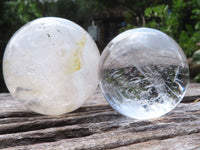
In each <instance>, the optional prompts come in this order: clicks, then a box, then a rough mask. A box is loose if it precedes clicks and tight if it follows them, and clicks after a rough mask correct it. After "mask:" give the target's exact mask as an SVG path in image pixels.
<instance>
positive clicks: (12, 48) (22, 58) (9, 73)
mask: <svg viewBox="0 0 200 150" xmlns="http://www.w3.org/2000/svg"><path fill="white" fill-rule="evenodd" d="M99 58H100V54H99V51H98V49H97V46H96V44H95V43H94V41H93V39H92V38H91V37H90V35H89V34H88V33H87V32H86V31H85V30H84V29H83V28H81V27H80V26H78V25H77V24H75V23H74V22H71V21H69V20H66V19H62V18H56V17H45V18H40V19H36V20H33V21H32V22H30V23H27V24H26V25H24V26H23V27H22V28H20V29H19V30H18V31H17V32H16V33H15V34H14V35H13V37H12V38H11V39H10V41H9V43H8V45H7V47H6V50H5V53H4V58H3V74H4V79H5V82H6V85H7V87H8V90H9V91H10V93H11V94H12V96H13V97H14V98H15V99H18V100H20V101H21V102H22V103H23V104H24V105H25V107H26V108H28V109H30V110H32V111H34V112H37V113H41V114H46V115H59V114H63V113H67V112H71V111H73V110H75V109H77V108H79V107H80V106H81V105H82V104H83V103H84V102H85V101H86V100H87V99H88V97H89V96H91V95H92V94H93V92H94V91H95V90H96V87H97V85H98V63H99Z"/></svg>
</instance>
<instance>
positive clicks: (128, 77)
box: [99, 28, 189, 119]
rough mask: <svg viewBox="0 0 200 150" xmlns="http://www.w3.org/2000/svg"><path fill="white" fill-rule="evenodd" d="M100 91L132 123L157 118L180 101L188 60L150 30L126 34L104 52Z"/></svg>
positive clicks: (172, 43)
mask: <svg viewBox="0 0 200 150" xmlns="http://www.w3.org/2000/svg"><path fill="white" fill-rule="evenodd" d="M99 78H100V87H101V89H102V91H103V94H104V96H105V98H106V100H107V101H108V102H109V104H110V105H111V106H112V107H113V108H114V109H115V110H116V111H118V112H119V113H121V114H123V115H125V116H127V117H130V118H135V119H151V118H156V117H160V116H162V115H164V114H166V113H168V112H169V111H171V110H172V109H173V108H175V107H176V105H177V104H178V103H179V102H180V101H181V100H182V98H183V96H184V94H185V90H186V85H187V82H188V78H189V67H188V63H187V59H186V57H185V55H184V53H183V50H182V49H181V47H180V46H179V45H178V44H177V43H176V42H175V41H174V40H173V39H172V38H170V37H169V36H167V35H166V34H164V33H162V32H161V31H158V30H155V29H151V28H137V29H131V30H128V31H125V32H123V33H121V34H119V35H118V36H117V37H115V38H114V39H113V40H112V41H111V42H110V43H109V44H108V45H107V46H106V48H105V49H104V51H103V54H102V56H101V57H100V64H99Z"/></svg>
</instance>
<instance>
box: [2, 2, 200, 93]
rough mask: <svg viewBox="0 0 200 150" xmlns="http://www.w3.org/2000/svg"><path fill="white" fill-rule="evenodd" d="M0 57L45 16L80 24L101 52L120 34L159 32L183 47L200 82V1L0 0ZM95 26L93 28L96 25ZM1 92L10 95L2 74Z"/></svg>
mask: <svg viewBox="0 0 200 150" xmlns="http://www.w3.org/2000/svg"><path fill="white" fill-rule="evenodd" d="M0 8H1V9H0V50H1V51H0V57H1V61H2V58H3V52H4V49H5V47H6V44H7V42H8V40H9V39H10V38H11V36H12V35H13V34H14V32H16V31H17V30H18V29H19V28H20V27H21V26H23V25H24V24H25V23H27V22H29V21H31V20H33V19H36V18H39V17H45V16H57V17H62V18H66V19H69V20H72V21H74V22H76V23H77V24H79V25H81V26H82V27H83V28H85V29H86V30H88V31H89V33H91V34H92V35H93V38H94V39H95V41H96V43H97V45H98V47H99V49H100V51H102V50H103V49H104V47H105V46H106V45H107V43H108V42H109V41H110V40H111V39H112V38H114V37H115V36H116V35H117V34H119V33H120V32H123V31H125V30H128V29H132V28H136V27H142V26H144V27H151V28H156V29H159V30H161V31H163V32H165V33H166V34H168V35H169V36H171V37H172V38H173V39H174V40H176V41H177V43H179V45H180V46H181V47H182V48H183V50H184V52H185V54H186V56H187V57H188V62H189V64H190V68H191V69H190V70H191V71H190V72H191V80H192V81H195V82H200V75H199V74H200V63H198V62H199V61H200V57H199V56H200V55H199V53H198V52H196V53H195V51H197V50H198V49H200V0H189V1H188V0H162V1H160V0H154V1H146V0H134V1H133V0H0ZM92 22H93V24H92ZM0 87H1V89H0V91H1V92H7V89H6V87H5V84H4V82H3V76H2V72H1V74H0Z"/></svg>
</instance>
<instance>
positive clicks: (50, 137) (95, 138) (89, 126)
mask: <svg viewBox="0 0 200 150" xmlns="http://www.w3.org/2000/svg"><path fill="white" fill-rule="evenodd" d="M199 97H200V84H189V86H188V92H187V93H186V96H185V98H184V100H183V101H182V103H180V104H179V105H178V106H177V107H176V108H175V109H174V110H172V111H171V112H170V113H168V114H167V115H165V116H163V117H160V118H158V119H152V120H143V121H141V120H135V119H130V118H127V117H124V116H122V115H120V114H118V113H117V112H116V111H114V110H113V109H112V108H111V107H110V106H109V105H108V103H107V102H106V101H105V99H104V98H103V95H102V94H101V92H100V90H99V89H98V90H97V91H96V93H95V94H94V95H93V96H92V97H90V99H89V100H88V102H87V103H86V104H85V105H83V106H82V107H81V108H79V109H78V110H76V111H74V112H71V113H69V114H65V115H60V116H44V115H40V114H36V113H33V112H30V111H28V110H26V109H25V108H24V107H23V106H22V105H21V104H20V103H19V102H18V101H16V100H13V98H12V96H11V95H10V94H7V93H4V94H3V93H2V94H0V149H9V150H25V149H27V150H29V149H30V150H40V149H41V150H46V149H47V150H65V149H67V150H68V149H85V150H88V149H91V150H98V149H99V150H100V149H118V150H121V149H122V150H124V149H131V150H132V149H136V150H140V149H141V150H162V149H163V150H169V149H172V150H177V149H178V150H179V149H181V150H182V149H184V150H185V149H197V150H198V149H200V101H198V99H199ZM195 100H196V101H195Z"/></svg>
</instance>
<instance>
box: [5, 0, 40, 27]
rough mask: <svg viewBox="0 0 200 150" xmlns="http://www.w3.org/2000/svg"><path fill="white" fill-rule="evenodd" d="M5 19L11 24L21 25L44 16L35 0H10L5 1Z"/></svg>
mask: <svg viewBox="0 0 200 150" xmlns="http://www.w3.org/2000/svg"><path fill="white" fill-rule="evenodd" d="M4 17H5V20H6V21H8V22H10V23H11V25H15V26H16V25H18V24H19V25H21V24H25V23H27V22H28V21H30V20H32V19H35V18H38V17H42V14H41V13H40V11H39V9H38V8H37V5H36V3H35V0H10V1H6V2H5V12H4Z"/></svg>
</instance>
